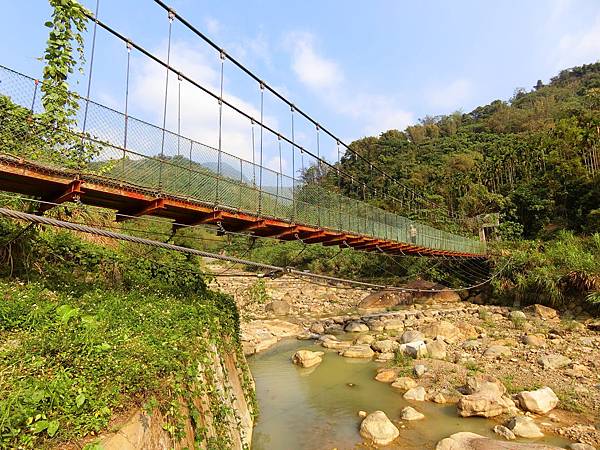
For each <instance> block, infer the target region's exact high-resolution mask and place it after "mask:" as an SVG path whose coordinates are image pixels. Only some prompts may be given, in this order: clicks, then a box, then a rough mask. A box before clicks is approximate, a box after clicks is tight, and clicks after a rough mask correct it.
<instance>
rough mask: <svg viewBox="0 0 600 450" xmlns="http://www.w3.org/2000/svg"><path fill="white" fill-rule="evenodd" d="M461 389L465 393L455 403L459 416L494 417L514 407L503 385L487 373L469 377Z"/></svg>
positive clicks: (512, 409)
mask: <svg viewBox="0 0 600 450" xmlns="http://www.w3.org/2000/svg"><path fill="white" fill-rule="evenodd" d="M462 391H463V392H465V393H467V395H465V396H463V397H461V398H460V399H459V400H458V403H457V404H456V408H457V411H458V414H459V415H460V416H461V417H471V416H481V417H495V416H499V415H500V414H505V413H508V412H511V411H514V410H515V409H516V408H515V404H514V402H513V401H512V400H511V399H510V397H508V396H507V395H506V388H505V387H504V385H503V384H502V383H501V382H500V381H498V380H497V379H495V378H494V377H491V376H489V375H479V376H476V377H469V378H468V379H467V384H466V385H465V386H464V387H463V388H462Z"/></svg>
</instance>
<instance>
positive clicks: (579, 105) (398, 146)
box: [325, 63, 600, 238]
mask: <svg viewBox="0 0 600 450" xmlns="http://www.w3.org/2000/svg"><path fill="white" fill-rule="evenodd" d="M351 147H352V148H353V149H354V150H355V151H357V152H358V153H360V154H361V155H364V156H365V157H366V158H367V159H369V160H373V161H376V162H377V164H378V165H380V166H381V167H385V168H386V170H388V172H389V173H391V174H393V175H394V176H395V177H397V178H398V179H400V180H401V181H403V182H405V184H407V185H408V186H410V187H414V188H415V189H416V190H417V191H422V192H426V193H427V195H428V197H429V198H430V199H431V200H434V201H437V202H438V203H441V204H443V205H444V206H446V207H447V208H448V210H449V211H450V212H451V213H452V214H456V215H458V216H461V217H473V216H475V215H477V214H481V213H489V212H499V213H501V220H502V226H501V231H502V232H503V235H504V237H505V238H517V237H525V238H532V237H535V236H537V235H538V233H540V231H542V230H544V229H554V228H567V229H572V230H574V231H576V232H586V233H588V232H594V231H598V230H599V226H600V63H595V64H589V65H585V66H581V67H575V68H572V69H568V70H563V71H562V72H560V74H558V75H557V76H556V77H554V78H552V80H551V81H550V83H549V84H547V85H544V84H543V83H542V82H541V81H538V83H537V85H536V86H535V87H533V88H532V89H531V90H529V91H527V90H525V89H516V90H515V93H514V95H513V97H512V98H511V99H510V100H508V101H503V100H495V101H493V102H492V103H490V104H489V105H484V106H480V107H478V108H476V109H474V110H473V111H471V112H469V113H461V112H455V113H453V114H451V115H447V116H435V117H431V116H427V117H425V118H423V119H421V120H420V123H419V124H417V125H414V126H410V127H408V128H406V129H405V130H404V131H398V130H390V131H387V132H386V133H383V134H382V135H380V136H379V137H366V138H364V139H361V140H358V141H356V142H354V143H352V145H351ZM342 166H343V167H344V168H345V169H347V170H348V171H349V172H351V173H354V174H357V177H358V180H357V181H358V183H357V184H358V185H362V183H364V184H366V185H367V187H373V188H375V189H378V190H380V192H381V191H383V190H388V191H389V192H391V194H392V195H396V196H401V193H399V192H395V190H397V189H400V188H399V187H397V186H389V185H386V184H385V181H384V180H383V179H382V178H381V177H379V176H377V173H376V172H374V171H372V170H369V167H367V165H366V164H365V163H364V162H362V161H361V160H360V159H357V158H352V157H350V156H346V157H344V158H343V159H342ZM361 174H362V175H361ZM334 177H335V174H334V173H333V172H332V173H330V174H329V175H328V176H327V177H326V178H327V179H326V180H325V181H326V182H328V183H329V184H331V185H337V181H335V180H334ZM361 177H362V178H361ZM388 184H389V183H388ZM341 189H342V190H344V192H346V193H347V194H352V191H353V189H355V188H354V186H353V185H352V184H350V183H348V182H344V180H342V183H341ZM374 201H376V202H377V203H379V204H382V202H383V203H385V202H386V199H385V198H383V197H380V198H377V199H376V200H374ZM386 206H388V207H391V208H394V207H395V206H394V205H393V204H391V203H388V204H387V205H386ZM551 225H552V227H551Z"/></svg>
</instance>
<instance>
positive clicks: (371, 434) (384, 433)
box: [360, 411, 400, 445]
mask: <svg viewBox="0 0 600 450" xmlns="http://www.w3.org/2000/svg"><path fill="white" fill-rule="evenodd" d="M360 435H361V436H362V437H363V438H365V439H367V440H368V441H370V442H371V443H373V444H375V445H387V444H389V443H391V442H392V441H393V440H394V439H396V438H397V437H398V436H399V435H400V431H398V428H396V426H395V425H394V424H393V423H392V421H391V420H390V419H388V417H387V416H386V415H385V413H384V412H383V411H375V412H372V413H371V414H369V415H368V416H367V417H365V418H364V419H363V421H362V423H361V424H360Z"/></svg>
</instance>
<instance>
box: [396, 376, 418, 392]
mask: <svg viewBox="0 0 600 450" xmlns="http://www.w3.org/2000/svg"><path fill="white" fill-rule="evenodd" d="M392 387H395V388H397V389H402V390H404V391H408V390H409V389H412V388H414V387H417V382H416V381H415V380H413V379H412V378H410V377H399V378H396V380H395V381H394V382H393V383H392Z"/></svg>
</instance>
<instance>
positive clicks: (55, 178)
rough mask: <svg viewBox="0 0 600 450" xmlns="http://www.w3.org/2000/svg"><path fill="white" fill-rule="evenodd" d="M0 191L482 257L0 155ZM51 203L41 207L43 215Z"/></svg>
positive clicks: (392, 249) (284, 234)
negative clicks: (260, 214) (216, 204)
mask: <svg viewBox="0 0 600 450" xmlns="http://www.w3.org/2000/svg"><path fill="white" fill-rule="evenodd" d="M0 190H3V191H8V192H14V193H19V194H26V195H32V196H35V197H38V198H41V199H42V200H44V201H47V202H53V203H58V204H60V203H63V202H67V201H72V200H73V199H74V198H76V197H78V198H79V199H80V201H81V202H82V203H85V204H87V205H92V206H99V207H103V208H109V209H112V210H116V211H117V213H118V214H122V216H118V217H119V219H118V220H121V219H126V218H127V217H126V216H135V217H139V216H143V215H150V216H157V217H163V218H166V219H170V220H173V221H174V222H175V225H174V226H177V225H176V224H182V225H200V224H220V226H222V227H223V229H225V230H226V231H234V232H244V233H250V234H252V235H255V236H262V237H273V238H277V239H281V240H287V241H293V240H297V239H301V240H302V242H304V243H307V244H316V243H321V244H323V245H325V246H333V245H338V246H341V247H342V246H349V247H352V248H354V249H356V250H363V251H375V252H383V253H386V254H390V255H400V254H412V255H423V256H449V257H466V258H482V257H484V256H482V255H480V254H472V253H461V252H454V251H446V250H436V249H431V248H426V247H421V246H417V245H410V244H407V243H402V242H397V241H391V240H384V239H375V238H372V237H366V236H360V235H356V234H347V233H340V232H339V231H334V230H329V229H326V228H318V227H314V226H306V225H302V224H295V223H289V222H286V221H283V220H280V219H276V218H266V217H258V216H256V215H251V214H247V213H243V212H239V211H234V210H228V209H225V208H219V207H214V206H213V205H209V204H206V203H202V202H198V201H195V200H191V199H186V198H183V197H177V196H171V195H165V194H159V193H156V192H152V191H151V190H148V189H145V188H140V187H137V186H135V185H130V184H124V183H119V182H116V181H114V180H111V179H109V178H104V177H102V176H97V175H81V174H77V173H76V172H71V171H67V170H55V169H49V168H47V167H44V166H40V165H36V164H34V163H31V162H29V161H25V160H20V159H16V158H12V157H6V156H1V157H0ZM51 207H52V205H43V206H42V207H41V208H40V212H43V211H45V210H47V209H49V208H51Z"/></svg>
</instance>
